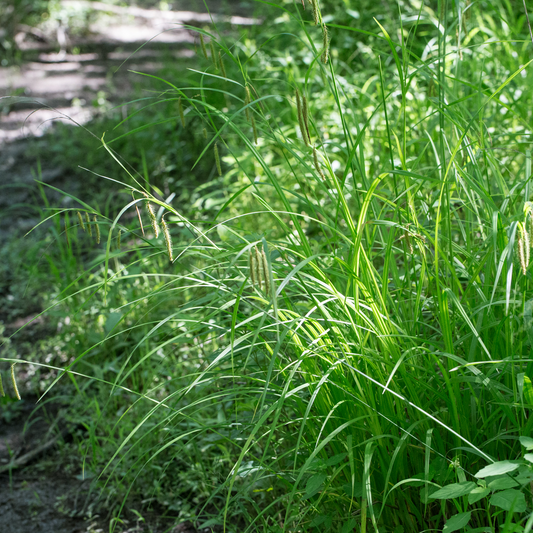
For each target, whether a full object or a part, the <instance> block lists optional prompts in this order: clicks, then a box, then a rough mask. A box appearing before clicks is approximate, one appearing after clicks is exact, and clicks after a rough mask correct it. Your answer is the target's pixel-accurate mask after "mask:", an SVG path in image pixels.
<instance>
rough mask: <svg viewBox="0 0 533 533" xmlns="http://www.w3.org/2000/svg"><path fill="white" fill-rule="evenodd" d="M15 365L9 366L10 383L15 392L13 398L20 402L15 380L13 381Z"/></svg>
mask: <svg viewBox="0 0 533 533" xmlns="http://www.w3.org/2000/svg"><path fill="white" fill-rule="evenodd" d="M16 364H17V363H13V364H12V365H11V383H12V385H13V390H14V391H15V396H16V397H17V400H21V399H22V398H21V397H20V393H19V389H18V387H17V380H16V379H15V365H16Z"/></svg>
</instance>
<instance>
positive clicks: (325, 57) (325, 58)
mask: <svg viewBox="0 0 533 533" xmlns="http://www.w3.org/2000/svg"><path fill="white" fill-rule="evenodd" d="M322 47H323V49H324V50H323V52H322V63H324V64H325V63H327V62H328V59H329V36H328V27H327V26H326V25H325V24H324V25H323V26H322Z"/></svg>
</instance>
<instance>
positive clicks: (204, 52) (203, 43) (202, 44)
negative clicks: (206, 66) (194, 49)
mask: <svg viewBox="0 0 533 533" xmlns="http://www.w3.org/2000/svg"><path fill="white" fill-rule="evenodd" d="M200 46H201V47H202V52H203V54H204V57H205V58H206V59H209V56H208V55H207V48H206V47H205V41H204V36H203V34H201V33H200Z"/></svg>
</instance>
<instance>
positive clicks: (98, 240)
mask: <svg viewBox="0 0 533 533" xmlns="http://www.w3.org/2000/svg"><path fill="white" fill-rule="evenodd" d="M93 221H94V231H95V233H96V244H100V226H99V225H98V222H97V221H96V215H94V217H93Z"/></svg>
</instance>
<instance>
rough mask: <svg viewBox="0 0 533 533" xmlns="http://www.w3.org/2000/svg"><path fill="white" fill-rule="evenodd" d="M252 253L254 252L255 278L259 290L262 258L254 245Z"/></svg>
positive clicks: (261, 282) (261, 284) (261, 281)
mask: <svg viewBox="0 0 533 533" xmlns="http://www.w3.org/2000/svg"><path fill="white" fill-rule="evenodd" d="M254 253H255V262H254V266H255V279H256V282H257V286H258V288H259V290H261V288H262V286H263V278H262V276H261V271H262V270H263V267H262V263H263V260H262V259H261V254H260V253H259V250H258V249H257V246H255V247H254Z"/></svg>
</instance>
